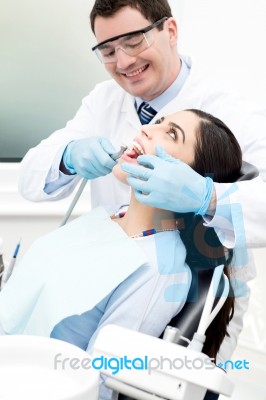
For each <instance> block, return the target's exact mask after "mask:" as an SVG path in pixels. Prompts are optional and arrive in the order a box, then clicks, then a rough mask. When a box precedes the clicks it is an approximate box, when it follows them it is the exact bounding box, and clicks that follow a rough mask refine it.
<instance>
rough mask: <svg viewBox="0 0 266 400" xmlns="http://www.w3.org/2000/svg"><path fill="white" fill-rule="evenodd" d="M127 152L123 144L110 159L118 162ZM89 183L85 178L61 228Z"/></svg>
mask: <svg viewBox="0 0 266 400" xmlns="http://www.w3.org/2000/svg"><path fill="white" fill-rule="evenodd" d="M126 150H127V146H126V145H125V144H122V145H121V146H120V150H118V151H117V152H115V153H112V154H110V157H111V158H112V159H113V160H114V161H116V160H118V159H119V158H120V157H121V156H122V155H123V154H124V152H125V151H126ZM87 182H88V181H87V179H85V178H84V179H83V180H82V181H81V184H80V186H79V188H78V191H77V193H76V195H75V197H74V198H73V200H72V202H71V204H70V206H69V208H68V210H67V212H66V214H65V216H64V218H63V221H62V222H61V224H60V225H59V226H60V227H61V226H64V225H65V224H66V223H67V221H68V219H69V217H70V215H71V214H72V211H73V210H74V208H75V206H76V204H77V202H78V200H79V198H80V196H81V193H82V192H83V189H84V188H85V186H86V183H87Z"/></svg>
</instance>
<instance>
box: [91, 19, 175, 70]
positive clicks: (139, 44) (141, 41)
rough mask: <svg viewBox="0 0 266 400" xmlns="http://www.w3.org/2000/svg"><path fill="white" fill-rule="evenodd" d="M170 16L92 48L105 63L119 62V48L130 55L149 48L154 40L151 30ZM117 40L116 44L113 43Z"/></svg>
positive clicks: (132, 55)
mask: <svg viewBox="0 0 266 400" xmlns="http://www.w3.org/2000/svg"><path fill="white" fill-rule="evenodd" d="M167 19H168V17H163V18H161V19H159V20H158V21H156V22H154V23H153V24H151V25H149V26H147V27H146V28H144V29H139V30H137V31H133V32H128V33H123V34H122V35H118V36H114V37H112V38H111V39H107V40H104V41H103V42H101V43H98V44H97V45H96V46H94V47H93V48H92V51H95V53H96V55H97V57H98V58H99V60H100V61H101V62H102V63H104V64H108V63H113V62H117V50H118V49H121V50H123V51H124V52H125V53H126V54H127V55H128V56H131V57H135V56H137V55H138V54H139V53H141V52H142V51H144V50H146V49H148V48H149V47H150V46H151V45H152V44H153V41H154V38H153V35H152V32H151V30H152V29H154V28H156V27H157V26H159V25H161V24H162V23H163V22H164V21H166V20H167ZM114 41H117V44H116V46H115V45H114V44H113V42H114Z"/></svg>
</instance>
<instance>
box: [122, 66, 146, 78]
mask: <svg viewBox="0 0 266 400" xmlns="http://www.w3.org/2000/svg"><path fill="white" fill-rule="evenodd" d="M145 68H146V67H142V68H140V69H138V70H137V71H134V72H131V73H130V74H126V75H127V76H128V77H130V76H135V75H138V74H140V73H141V72H142V71H144V69H145Z"/></svg>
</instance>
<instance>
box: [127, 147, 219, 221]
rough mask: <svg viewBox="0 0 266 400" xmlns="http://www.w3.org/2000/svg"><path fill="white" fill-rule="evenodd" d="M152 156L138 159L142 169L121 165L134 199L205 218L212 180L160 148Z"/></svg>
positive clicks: (211, 189)
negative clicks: (126, 175) (126, 174)
mask: <svg viewBox="0 0 266 400" xmlns="http://www.w3.org/2000/svg"><path fill="white" fill-rule="evenodd" d="M156 153H157V156H154V155H143V156H139V157H138V163H139V164H141V165H144V167H143V166H137V165H132V164H127V163H124V164H122V165H121V168H122V169H123V170H124V171H125V172H127V173H128V174H130V175H129V176H128V178H127V181H128V183H129V185H130V186H131V187H132V188H133V189H135V195H136V198H137V200H138V201H139V202H140V203H143V204H147V205H150V206H153V207H157V208H162V209H165V210H169V211H175V212H180V213H186V212H194V213H196V214H199V215H205V214H206V211H207V209H208V207H209V204H210V201H211V198H212V191H213V181H212V179H211V178H209V177H206V178H205V177H203V176H201V175H199V174H198V173H197V172H195V171H194V170H193V169H192V168H191V167H190V166H189V165H187V164H185V163H183V162H182V161H180V160H177V159H175V158H173V157H171V156H170V155H169V154H167V153H166V152H165V151H164V150H163V149H162V148H161V147H157V148H156ZM147 167H148V168H147Z"/></svg>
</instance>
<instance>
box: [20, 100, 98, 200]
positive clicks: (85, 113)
mask: <svg viewBox="0 0 266 400" xmlns="http://www.w3.org/2000/svg"><path fill="white" fill-rule="evenodd" d="M92 103H93V95H92V94H90V95H89V96H87V97H85V98H84V99H83V101H82V105H81V107H80V109H79V110H78V112H77V114H76V115H75V117H74V118H73V120H71V121H69V122H68V123H67V125H66V127H65V128H63V129H60V130H58V131H56V132H54V133H53V134H52V135H51V136H49V137H48V138H47V139H44V140H42V141H41V143H40V144H39V145H37V146H36V147H34V148H32V149H30V150H29V151H28V153H27V154H26V155H25V157H24V158H23V160H22V162H21V168H20V176H19V182H18V185H19V191H20V193H21V195H22V196H23V197H25V198H26V199H28V200H31V201H45V200H59V199H62V198H65V197H66V196H68V195H69V194H70V193H71V192H72V191H73V189H74V187H75V186H76V184H77V182H78V181H79V178H78V177H75V178H74V179H73V178H72V179H64V178H63V179H62V187H60V185H59V187H58V185H57V187H58V188H57V190H55V192H53V193H50V194H47V193H46V192H45V186H46V184H47V177H49V179H50V183H51V182H54V183H55V186H56V182H57V181H58V180H59V179H60V178H61V173H60V171H59V165H60V161H61V156H62V154H63V151H64V149H65V147H66V146H67V144H68V143H69V142H71V141H72V140H78V139H83V138H86V137H89V136H92V135H93V125H94V121H93V120H94V118H93V111H92V108H93V107H92ZM65 178H66V177H65Z"/></svg>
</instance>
